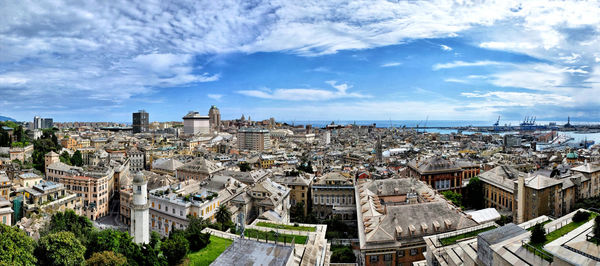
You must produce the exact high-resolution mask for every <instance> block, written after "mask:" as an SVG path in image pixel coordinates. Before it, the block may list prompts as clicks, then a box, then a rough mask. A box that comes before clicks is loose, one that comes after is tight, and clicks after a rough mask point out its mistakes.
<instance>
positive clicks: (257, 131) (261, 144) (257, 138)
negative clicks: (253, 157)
mask: <svg viewBox="0 0 600 266" xmlns="http://www.w3.org/2000/svg"><path fill="white" fill-rule="evenodd" d="M237 141H238V148H239V149H240V150H249V151H263V150H270V149H271V137H270V134H269V130H266V129H261V128H240V129H239V130H238V134H237Z"/></svg>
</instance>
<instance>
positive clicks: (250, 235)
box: [244, 228, 306, 244]
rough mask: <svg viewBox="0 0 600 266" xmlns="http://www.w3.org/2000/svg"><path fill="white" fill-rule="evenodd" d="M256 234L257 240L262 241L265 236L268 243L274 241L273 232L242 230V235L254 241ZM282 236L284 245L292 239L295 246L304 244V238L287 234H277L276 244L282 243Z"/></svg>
mask: <svg viewBox="0 0 600 266" xmlns="http://www.w3.org/2000/svg"><path fill="white" fill-rule="evenodd" d="M257 233H258V238H259V239H262V240H264V239H265V236H267V238H268V239H269V240H270V241H275V231H269V232H265V231H258V230H256V229H250V228H248V229H246V230H244V235H245V236H246V237H248V238H254V239H256V234H257ZM284 236H285V242H286V243H290V242H292V237H295V238H294V242H296V244H304V243H306V236H300V235H289V234H279V238H278V239H277V241H278V242H283V241H284Z"/></svg>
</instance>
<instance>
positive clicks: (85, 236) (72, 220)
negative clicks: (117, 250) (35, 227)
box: [40, 210, 93, 246]
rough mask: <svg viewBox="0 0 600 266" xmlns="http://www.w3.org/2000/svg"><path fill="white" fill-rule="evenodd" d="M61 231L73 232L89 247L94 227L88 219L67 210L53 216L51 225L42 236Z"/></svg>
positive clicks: (49, 224) (43, 231)
mask: <svg viewBox="0 0 600 266" xmlns="http://www.w3.org/2000/svg"><path fill="white" fill-rule="evenodd" d="M60 231H68V232H72V233H73V234H75V237H77V239H79V241H80V242H81V243H82V244H83V245H86V246H87V243H88V241H89V237H90V236H91V235H92V231H93V225H92V222H91V221H90V219H88V218H87V217H85V216H79V215H77V214H75V212H74V211H73V210H66V211H64V212H57V213H55V214H54V215H52V218H51V219H50V223H48V225H47V226H46V228H44V230H42V232H41V233H40V235H41V236H44V235H47V234H51V233H56V232H60Z"/></svg>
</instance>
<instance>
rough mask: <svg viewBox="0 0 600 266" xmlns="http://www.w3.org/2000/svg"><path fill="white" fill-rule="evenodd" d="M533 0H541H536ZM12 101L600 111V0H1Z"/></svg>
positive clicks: (46, 112) (21, 105)
mask: <svg viewBox="0 0 600 266" xmlns="http://www.w3.org/2000/svg"><path fill="white" fill-rule="evenodd" d="M532 2H533V3H532ZM0 6H3V8H1V9H0V115H5V116H10V117H13V118H16V119H17V120H30V119H31V118H32V117H33V116H34V115H40V116H43V117H53V118H55V120H56V121H130V120H131V113H132V112H133V111H136V110H138V109H146V110H147V111H148V112H149V113H150V120H152V121H171V120H180V119H181V117H182V116H183V115H185V113H187V111H189V110H196V111H200V112H207V111H208V109H209V107H210V105H212V104H214V105H217V106H218V107H219V108H220V109H221V113H222V116H223V118H224V119H231V118H238V117H240V116H241V115H242V114H245V115H246V117H247V116H252V118H253V119H266V118H269V117H275V118H276V119H278V120H371V119H373V120H387V119H394V120H411V119H412V120H423V119H424V118H425V117H427V116H429V118H430V119H432V120H489V121H495V119H496V118H497V116H499V115H500V116H502V117H503V120H513V121H514V120H520V119H522V118H523V117H524V116H537V117H538V120H559V121H564V120H566V117H567V116H571V117H573V119H575V120H580V121H599V120H600V111H599V110H600V108H598V107H599V104H600V97H599V95H600V85H599V82H600V65H599V63H600V34H599V32H600V16H598V15H597V14H600V5H598V4H597V3H593V2H589V3H588V2H568V1H567V2H558V3H556V2H542V1H527V2H522V3H520V2H518V1H500V2H469V1H459V2H450V1H418V2H413V1H410V2H409V1H406V2H403V1H398V2H396V1H393V2H392V1H351V2H345V1H228V0H224V1H178V2H177V3H173V2H169V1H148V3H146V4H144V5H143V6H142V5H137V4H134V3H129V2H119V1H106V3H105V2H98V3H94V2H89V3H85V4H80V5H74V4H73V3H69V4H67V3H64V2H62V1H33V2H27V1H10V2H9V1H2V0H0Z"/></svg>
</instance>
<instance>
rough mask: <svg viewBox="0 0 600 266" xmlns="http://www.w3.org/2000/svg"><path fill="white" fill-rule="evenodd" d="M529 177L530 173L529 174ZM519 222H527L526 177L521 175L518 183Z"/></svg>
mask: <svg viewBox="0 0 600 266" xmlns="http://www.w3.org/2000/svg"><path fill="white" fill-rule="evenodd" d="M527 176H528V177H529V176H530V174H527ZM517 200H518V201H519V202H518V203H517V223H523V222H525V177H524V176H523V175H519V181H518V185H517Z"/></svg>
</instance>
